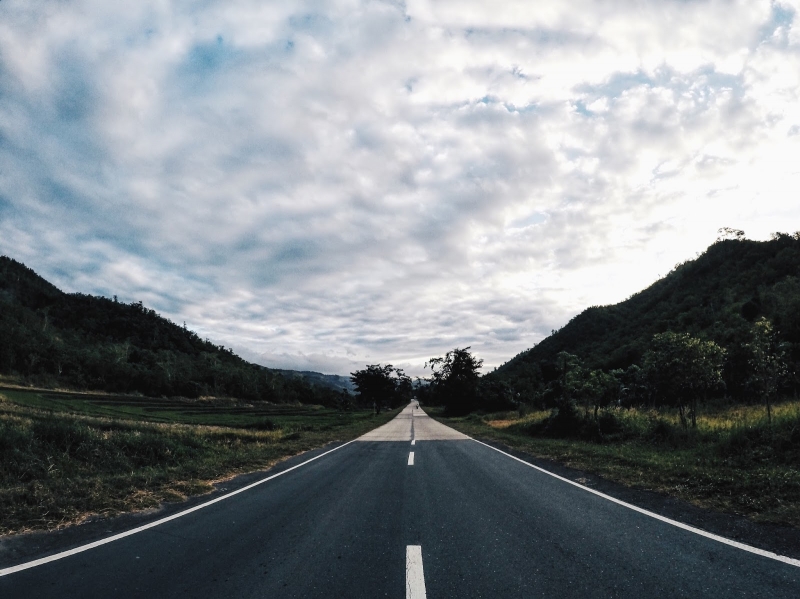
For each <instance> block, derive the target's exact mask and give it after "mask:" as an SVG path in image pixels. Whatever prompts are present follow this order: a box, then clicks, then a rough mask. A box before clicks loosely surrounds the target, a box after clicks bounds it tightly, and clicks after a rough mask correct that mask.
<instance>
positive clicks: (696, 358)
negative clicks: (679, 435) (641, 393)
mask: <svg viewBox="0 0 800 599" xmlns="http://www.w3.org/2000/svg"><path fill="white" fill-rule="evenodd" d="M724 362H725V350H724V349H723V348H721V347H720V346H719V345H717V344H716V343H714V342H713V341H704V340H702V339H698V338H696V337H692V336H691V335H689V334H687V333H673V332H666V333H659V334H657V335H654V336H653V340H652V342H651V344H650V349H648V350H647V353H645V356H644V364H645V370H646V371H647V377H648V379H649V381H650V383H651V384H652V385H653V387H654V390H655V391H656V393H657V394H659V395H660V396H661V397H662V398H663V399H665V400H666V401H667V403H669V404H671V405H673V406H677V408H678V413H679V414H680V418H681V424H683V426H684V427H686V426H687V423H686V405H687V403H688V405H689V416H690V418H691V421H692V427H696V426H697V402H698V400H699V399H700V398H701V397H706V396H707V394H708V393H709V392H710V391H712V390H713V389H715V388H718V387H719V386H721V385H722V367H723V365H724Z"/></svg>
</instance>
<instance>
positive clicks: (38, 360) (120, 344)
mask: <svg viewBox="0 0 800 599" xmlns="http://www.w3.org/2000/svg"><path fill="white" fill-rule="evenodd" d="M0 374H2V375H7V376H12V377H15V378H17V379H20V380H22V381H24V382H27V383H31V384H36V385H39V386H46V387H59V388H68V389H80V390H102V391H107V392H114V393H141V394H144V395H149V396H162V395H163V396H181V397H188V398H195V397H201V396H227V397H235V398H239V399H245V400H262V401H272V402H297V401H299V402H302V403H321V404H326V405H332V404H335V403H336V402H337V401H338V400H339V397H340V393H338V392H337V391H336V390H334V389H332V388H330V387H329V386H325V385H312V384H309V382H308V381H307V380H305V379H304V378H303V377H298V376H284V375H283V374H281V373H280V372H277V371H274V370H271V369H268V368H264V367H262V366H258V365H255V364H251V363H249V362H246V361H245V360H243V359H241V358H240V357H238V356H237V355H235V354H234V353H233V352H232V351H231V350H230V349H229V348H225V347H222V346H217V345H215V344H213V343H211V342H210V341H208V340H203V339H201V338H200V337H198V335H197V334H195V333H194V332H192V331H190V330H188V329H186V328H185V327H181V326H178V325H176V324H175V323H173V322H170V321H169V320H167V319H165V318H163V317H161V316H159V315H158V314H157V313H156V312H155V311H154V310H151V309H148V308H147V307H145V306H143V305H142V303H141V302H139V303H133V304H125V303H121V302H118V301H116V298H114V299H113V300H112V299H108V298H104V297H93V296H90V295H84V294H80V293H75V294H67V293H63V292H62V291H60V290H59V289H57V288H56V287H55V286H53V285H51V284H50V283H48V282H47V281H46V280H44V279H43V278H42V277H40V276H38V275H37V274H36V273H35V272H33V271H32V270H31V269H29V268H27V267H26V266H24V265H23V264H21V263H19V262H17V261H15V260H13V259H11V258H8V257H5V256H0Z"/></svg>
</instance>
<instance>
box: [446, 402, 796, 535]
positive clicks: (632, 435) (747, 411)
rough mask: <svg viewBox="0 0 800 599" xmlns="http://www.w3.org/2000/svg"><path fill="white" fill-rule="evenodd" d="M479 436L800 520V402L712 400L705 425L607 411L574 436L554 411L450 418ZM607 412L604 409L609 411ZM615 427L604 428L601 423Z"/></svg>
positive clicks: (731, 509) (700, 500)
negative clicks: (768, 407) (555, 422)
mask: <svg viewBox="0 0 800 599" xmlns="http://www.w3.org/2000/svg"><path fill="white" fill-rule="evenodd" d="M432 415H434V416H435V417H437V418H438V419H440V420H442V422H444V423H446V424H447V425H449V426H452V427H453V428H455V429H457V430H460V431H461V432H464V433H466V434H468V435H470V436H473V437H477V438H483V439H487V440H494V441H499V442H501V443H504V444H505V445H507V446H509V447H512V448H514V449H518V450H521V451H524V452H526V453H529V454H531V455H534V456H536V457H540V458H546V459H551V460H555V461H557V462H559V463H562V464H564V465H566V466H569V467H572V468H578V469H581V470H585V471H588V472H592V473H595V474H598V475H600V476H602V477H604V478H606V479H609V480H613V481H616V482H619V483H622V484H625V485H628V486H631V487H635V488H641V489H648V490H653V491H658V492H661V493H664V494H667V495H671V496H674V497H678V498H680V499H683V500H686V501H689V502H691V503H693V504H695V505H698V506H702V507H708V508H713V509H716V510H720V511H724V512H728V513H735V514H740V515H744V516H747V517H749V518H752V519H753V520H757V521H769V522H775V523H780V524H785V525H789V526H795V527H800V402H797V401H794V402H784V403H780V404H778V405H776V406H775V408H774V411H773V421H772V424H771V425H770V424H768V422H767V420H766V415H765V413H764V408H763V406H741V405H737V406H724V405H721V406H716V407H714V406H712V407H709V408H707V409H706V411H705V412H704V413H703V414H701V415H699V417H698V422H697V428H696V429H691V428H690V429H688V430H686V429H683V428H682V427H681V426H680V423H679V420H678V417H677V415H676V414H673V413H672V412H666V411H656V410H633V409H632V410H622V409H620V410H616V409H614V410H608V411H607V412H606V413H605V414H604V415H603V417H602V418H601V424H603V418H605V421H604V422H605V424H603V426H598V425H597V424H594V423H593V419H591V417H590V418H589V420H588V421H587V420H584V417H583V414H580V413H579V414H578V418H579V420H580V421H581V422H582V424H579V425H577V426H576V427H575V429H574V430H579V431H580V432H579V433H575V434H574V435H573V436H572V437H571V438H563V437H559V436H557V435H556V434H554V433H553V428H552V427H551V428H548V426H547V425H548V423H549V422H550V421H551V420H550V417H551V414H550V412H530V413H526V414H524V415H521V414H520V413H517V412H505V413H500V414H487V415H475V414H472V415H469V416H466V417H462V418H443V417H442V416H441V415H440V414H438V413H437V412H436V411H434V412H433V413H432ZM601 415H602V413H601ZM603 427H605V429H606V431H605V432H603V431H602V428H603Z"/></svg>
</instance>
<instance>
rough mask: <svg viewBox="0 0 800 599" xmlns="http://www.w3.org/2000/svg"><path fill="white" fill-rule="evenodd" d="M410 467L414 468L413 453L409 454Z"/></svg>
mask: <svg viewBox="0 0 800 599" xmlns="http://www.w3.org/2000/svg"><path fill="white" fill-rule="evenodd" d="M408 465H409V466H413V465H414V452H413V451H412V452H410V453H409V454H408Z"/></svg>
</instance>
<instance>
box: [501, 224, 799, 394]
mask: <svg viewBox="0 0 800 599" xmlns="http://www.w3.org/2000/svg"><path fill="white" fill-rule="evenodd" d="M762 316H763V317H765V318H767V319H769V320H770V321H771V323H772V324H773V326H774V327H775V329H776V331H777V333H778V337H779V339H780V340H781V341H782V342H783V343H784V344H785V346H786V347H787V348H788V352H789V362H790V370H792V371H793V372H800V235H798V234H795V235H787V234H782V233H776V234H775V235H774V236H773V239H772V240H771V241H765V242H759V241H751V240H746V239H740V240H723V241H718V242H716V243H714V244H713V245H711V246H710V247H709V248H708V249H707V250H706V252H705V253H704V254H702V255H701V256H699V257H698V258H697V259H695V260H689V261H687V262H684V263H682V264H680V265H678V266H677V267H676V268H675V269H674V270H673V271H672V272H670V273H669V274H668V275H667V276H666V277H664V278H663V279H660V280H659V281H657V282H656V283H654V284H653V285H651V286H650V287H648V288H647V289H645V290H643V291H641V292H639V293H637V294H635V295H633V296H631V297H630V298H629V299H627V300H626V301H624V302H621V303H619V304H615V305H610V306H592V307H590V308H588V309H586V310H584V311H583V312H581V313H580V314H578V315H577V316H575V317H574V318H573V319H572V320H570V321H569V323H567V324H566V325H565V326H564V327H563V328H561V329H560V330H558V331H556V332H554V333H553V334H552V335H550V336H549V337H547V338H546V339H544V340H543V341H542V342H541V343H539V344H537V345H535V346H534V347H532V348H531V349H528V350H527V351H524V352H522V353H520V354H519V355H517V356H516V357H514V358H513V359H511V360H509V361H508V362H506V363H505V364H503V365H502V366H500V367H499V368H497V370H495V371H494V372H492V373H490V374H489V375H487V377H488V378H489V379H495V380H500V381H504V382H506V383H508V384H510V385H512V387H514V388H515V389H517V390H519V391H521V392H522V393H523V394H525V392H526V391H527V392H531V391H532V390H533V389H535V388H541V385H542V384H544V383H547V382H548V381H550V380H552V379H553V378H554V377H556V376H558V374H557V366H556V363H555V362H556V355H557V354H558V353H559V352H562V351H566V352H569V353H571V354H574V355H577V356H578V357H579V358H581V359H582V360H583V362H584V364H585V365H586V367H588V368H598V369H603V370H610V369H615V368H626V367H628V366H630V365H631V364H639V363H641V362H640V361H641V359H642V356H643V354H644V352H645V351H646V350H647V348H648V345H649V344H650V341H651V339H652V338H653V335H654V334H656V333H663V332H666V331H672V332H677V333H688V334H691V335H692V336H695V337H699V338H702V339H707V340H712V341H715V342H716V343H718V344H719V345H721V346H722V347H724V348H725V349H726V350H727V361H726V365H725V372H724V378H725V383H726V389H727V392H728V393H729V394H731V395H734V396H743V395H745V394H746V393H747V389H746V384H745V383H746V380H745V376H746V371H747V355H746V352H745V351H744V350H743V344H745V343H747V342H748V341H749V340H750V338H751V329H752V323H753V321H754V320H755V319H757V318H759V317H762ZM793 384H794V385H796V380H795V382H794V383H793Z"/></svg>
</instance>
